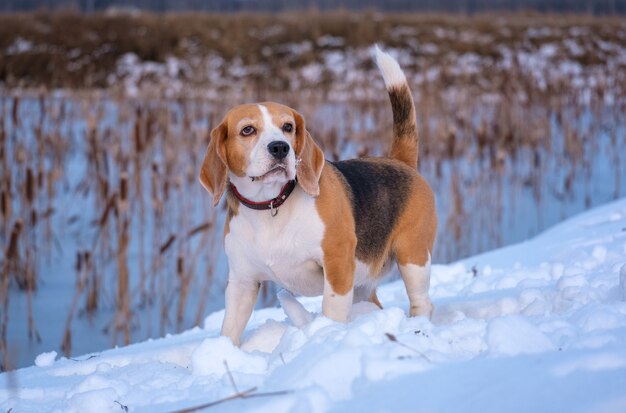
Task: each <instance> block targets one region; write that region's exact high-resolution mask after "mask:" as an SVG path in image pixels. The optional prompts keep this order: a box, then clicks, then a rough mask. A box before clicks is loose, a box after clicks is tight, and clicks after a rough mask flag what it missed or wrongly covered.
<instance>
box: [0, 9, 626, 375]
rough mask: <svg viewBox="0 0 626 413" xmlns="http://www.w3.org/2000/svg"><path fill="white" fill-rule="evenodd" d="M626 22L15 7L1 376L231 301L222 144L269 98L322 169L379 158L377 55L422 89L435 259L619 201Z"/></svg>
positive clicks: (0, 50)
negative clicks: (226, 294)
mask: <svg viewBox="0 0 626 413" xmlns="http://www.w3.org/2000/svg"><path fill="white" fill-rule="evenodd" d="M623 13H626V0H605V1H590V0H570V1H564V0H553V1H539V0H500V1H486V0H474V1H472V0H437V1H430V0H429V1H419V2H417V1H415V2H412V1H407V0H395V1H377V0H367V1H356V0H345V1H329V0H327V1H314V0H302V1H286V0H267V1H256V2H253V1H244V0H241V1H226V0H219V1H199V0H182V1H173V0H160V1H159V0H157V1H148V0H137V1H128V0H126V1H121V0H120V1H106V0H84V1H78V0H76V1H64V0H59V1H54V0H41V1H37V0H0V251H1V255H0V257H1V259H0V271H1V272H0V276H1V283H0V308H1V310H0V352H1V360H0V362H1V367H2V369H3V370H4V369H11V368H15V367H23V366H28V365H31V364H32V363H33V360H34V357H35V356H36V355H37V354H39V353H41V352H43V351H51V350H55V351H58V352H59V353H61V354H64V355H66V356H68V357H77V356H78V357H81V355H82V354H84V353H86V352H90V351H97V350H102V349H105V348H108V347H111V346H115V345H125V344H129V343H132V342H136V341H141V340H145V339H147V338H152V337H161V336H164V335H165V334H168V333H175V332H180V331H183V330H186V329H189V328H192V327H193V326H202V323H203V320H204V318H205V317H206V316H207V315H208V314H209V313H211V312H213V311H216V310H219V309H221V308H223V304H224V299H223V291H224V286H225V281H226V275H227V266H226V261H225V257H224V253H223V246H222V231H223V220H224V215H225V209H224V207H223V205H220V206H219V207H218V208H213V207H212V206H211V205H212V204H211V200H210V197H209V195H208V194H207V193H206V192H204V190H203V189H202V188H201V186H200V185H199V183H198V180H197V176H198V172H199V167H200V163H201V161H202V157H203V155H204V152H205V150H206V146H207V145H208V132H209V131H210V129H211V128H212V127H214V126H215V125H216V124H217V123H218V122H219V121H220V120H221V117H222V116H223V115H224V113H225V112H226V110H227V109H228V108H229V107H231V106H233V105H236V104H240V103H243V102H251V101H262V100H274V101H278V102H282V103H284V104H287V105H289V106H292V107H294V108H295V109H297V110H298V111H299V112H300V113H302V114H303V115H304V116H305V118H306V121H307V126H308V128H309V129H310V131H311V133H312V135H313V137H314V138H315V139H316V140H317V141H318V142H319V143H320V145H321V146H322V147H323V149H324V150H325V153H326V156H327V158H328V159H331V160H337V159H343V158H349V157H356V156H366V155H383V154H385V153H386V151H387V150H388V147H389V143H390V139H391V133H390V130H391V121H392V119H391V110H390V105H389V103H388V100H387V95H386V92H385V89H384V85H383V82H382V79H381V77H380V75H379V73H378V72H377V70H376V69H375V67H374V65H373V63H372V61H371V58H370V53H369V47H370V46H371V45H372V44H374V43H378V44H379V45H381V46H382V47H383V48H384V49H386V50H387V51H389V52H390V53H391V54H392V55H393V56H395V57H396V58H397V59H398V60H399V62H400V64H401V65H402V66H403V68H404V70H405V72H406V74H407V77H408V79H409V83H410V85H411V87H412V90H413V93H414V97H415V101H416V107H417V113H418V124H419V129H420V133H421V147H420V164H419V169H420V172H421V173H422V174H423V175H425V176H426V178H427V180H428V181H429V182H430V183H431V185H432V187H433V188H434V190H435V192H436V197H437V208H438V213H439V218H440V221H439V234H438V238H437V242H436V246H435V251H434V261H435V263H448V262H452V261H455V260H458V259H460V258H463V257H468V256H472V255H474V254H478V253H480V252H483V251H486V250H490V249H493V248H497V247H500V246H504V245H507V244H511V243H514V242H519V241H523V240H525V239H528V238H529V237H532V236H533V235H535V234H537V233H538V232H540V231H542V230H543V229H545V228H547V227H549V226H551V225H554V224H555V223H557V222H559V221H561V220H563V219H565V218H567V217H569V216H571V215H573V214H576V213H578V212H581V211H583V210H585V209H588V208H590V207H593V206H596V205H599V204H602V203H606V202H608V201H611V200H613V199H617V198H619V197H623V196H624V195H625V193H626V166H624V162H623V161H622V158H623V154H625V153H626V129H625V126H626V19H625V18H624V15H623ZM258 305H259V306H265V305H275V287H274V286H272V285H266V286H264V287H263V290H262V295H261V297H260V300H259V303H258ZM82 357H83V358H84V357H85V356H82Z"/></svg>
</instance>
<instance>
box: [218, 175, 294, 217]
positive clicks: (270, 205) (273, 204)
mask: <svg viewBox="0 0 626 413" xmlns="http://www.w3.org/2000/svg"><path fill="white" fill-rule="evenodd" d="M295 187H296V181H289V182H287V183H286V184H285V186H283V188H282V189H281V190H280V193H279V194H278V196H277V197H276V198H273V199H270V200H269V201H261V202H254V201H250V200H249V199H247V198H245V197H244V196H243V195H241V194H240V193H239V191H237V187H235V185H233V184H232V182H231V183H230V189H231V190H232V191H233V195H235V197H236V198H237V199H238V200H239V202H241V203H242V204H244V205H245V206H247V207H248V208H251V209H256V210H267V209H271V210H275V209H276V208H278V207H279V206H281V205H282V204H283V203H284V202H285V201H286V200H287V198H288V197H289V194H291V191H293V189H294V188H295Z"/></svg>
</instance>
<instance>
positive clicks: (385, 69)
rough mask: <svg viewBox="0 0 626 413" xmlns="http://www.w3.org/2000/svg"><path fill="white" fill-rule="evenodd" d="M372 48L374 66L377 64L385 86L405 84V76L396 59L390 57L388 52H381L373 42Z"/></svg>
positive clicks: (388, 87) (389, 87)
mask: <svg viewBox="0 0 626 413" xmlns="http://www.w3.org/2000/svg"><path fill="white" fill-rule="evenodd" d="M372 49H373V55H374V60H375V61H376V66H378V69H379V70H380V72H381V73H382V75H383V79H384V81H385V87H386V88H387V89H391V88H392V87H394V86H400V85H403V84H405V83H406V76H404V72H403V71H402V69H401V68H400V65H399V64H398V62H397V61H396V59H394V58H393V57H391V55H389V54H388V53H385V52H383V51H382V50H381V49H380V48H379V47H378V45H377V44H375V45H374V47H373V48H372Z"/></svg>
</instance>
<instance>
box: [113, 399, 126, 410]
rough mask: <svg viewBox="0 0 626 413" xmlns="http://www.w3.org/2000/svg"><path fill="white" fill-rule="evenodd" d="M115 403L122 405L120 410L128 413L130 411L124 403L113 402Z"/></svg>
mask: <svg viewBox="0 0 626 413" xmlns="http://www.w3.org/2000/svg"><path fill="white" fill-rule="evenodd" d="M113 401H114V402H115V403H117V404H119V405H120V408H121V409H122V410H124V411H125V412H127V411H128V406H126V405H123V404H122V403H120V402H118V401H117V400H113Z"/></svg>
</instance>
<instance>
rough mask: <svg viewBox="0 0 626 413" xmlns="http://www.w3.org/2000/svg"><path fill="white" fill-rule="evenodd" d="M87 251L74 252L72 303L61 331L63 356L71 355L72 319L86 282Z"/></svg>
mask: <svg viewBox="0 0 626 413" xmlns="http://www.w3.org/2000/svg"><path fill="white" fill-rule="evenodd" d="M87 254H88V252H86V251H85V252H82V251H78V252H76V262H75V264H74V269H75V271H76V282H75V283H74V295H73V297H72V303H71V304H70V310H69V311H68V313H67V318H66V319H65V329H64V332H63V340H62V341H61V351H62V352H63V354H64V355H65V357H71V356H72V320H73V319H74V315H75V314H76V309H77V306H78V301H79V299H80V296H81V295H82V293H83V290H84V289H85V283H86V277H85V274H86V272H85V271H86V262H85V256H86V255H87Z"/></svg>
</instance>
